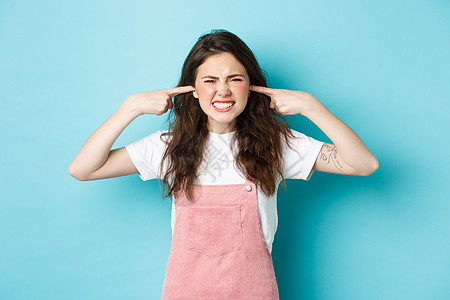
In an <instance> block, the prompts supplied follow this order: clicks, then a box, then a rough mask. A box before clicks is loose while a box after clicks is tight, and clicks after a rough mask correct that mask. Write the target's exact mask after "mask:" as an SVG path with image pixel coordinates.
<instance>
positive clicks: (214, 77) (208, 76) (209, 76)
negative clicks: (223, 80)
mask: <svg viewBox="0 0 450 300" xmlns="http://www.w3.org/2000/svg"><path fill="white" fill-rule="evenodd" d="M236 76H241V77H244V78H245V76H244V75H242V74H231V75H228V76H227V78H231V77H236ZM203 78H212V79H219V77H216V76H212V75H206V76H203V77H202V78H201V79H203Z"/></svg>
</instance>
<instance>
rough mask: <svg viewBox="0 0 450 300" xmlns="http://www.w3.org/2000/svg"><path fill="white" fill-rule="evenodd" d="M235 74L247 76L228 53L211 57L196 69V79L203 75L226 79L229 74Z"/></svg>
mask: <svg viewBox="0 0 450 300" xmlns="http://www.w3.org/2000/svg"><path fill="white" fill-rule="evenodd" d="M235 73H240V74H242V75H244V76H247V71H246V70H245V67H244V66H243V65H242V64H241V63H240V62H239V61H238V60H237V59H236V57H234V55H233V54H231V53H228V52H224V53H220V54H214V55H211V56H210V57H208V58H207V59H206V60H205V62H203V64H201V65H200V66H199V67H198V69H197V77H198V76H205V75H213V76H217V77H220V76H223V77H226V76H227V75H229V74H235Z"/></svg>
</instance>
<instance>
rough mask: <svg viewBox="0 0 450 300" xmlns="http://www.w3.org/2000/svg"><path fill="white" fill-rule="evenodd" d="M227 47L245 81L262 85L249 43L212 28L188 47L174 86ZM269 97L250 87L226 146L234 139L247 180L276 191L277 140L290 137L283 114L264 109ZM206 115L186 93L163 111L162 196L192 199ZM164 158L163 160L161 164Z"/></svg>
mask: <svg viewBox="0 0 450 300" xmlns="http://www.w3.org/2000/svg"><path fill="white" fill-rule="evenodd" d="M223 52H228V53H231V54H233V55H234V56H235V57H236V59H237V60H238V61H239V62H240V63H241V64H242V65H243V66H244V67H245V69H246V71H247V74H248V75H249V79H250V84H251V85H257V86H264V87H266V86H267V82H266V78H265V77H264V75H263V72H262V70H261V68H260V66H259V64H258V62H257V61H256V58H255V56H254V54H253V52H252V51H251V50H250V48H249V47H248V46H247V45H246V44H245V43H244V42H243V41H242V40H241V39H240V38H239V37H237V36H236V35H234V34H233V33H231V32H228V31H226V30H213V31H211V32H210V33H207V34H204V35H202V36H201V37H200V38H199V39H198V41H197V43H196V44H195V45H194V47H193V48H192V49H191V51H190V52H189V54H188V56H187V57H186V60H185V62H184V64H183V68H182V72H181V77H180V81H179V82H178V86H187V85H191V86H194V84H195V79H196V76H197V69H198V67H199V66H200V65H201V64H203V62H204V61H205V60H206V59H207V58H208V57H210V56H211V55H215V54H220V53H223ZM269 104H270V97H269V96H266V95H264V94H260V93H255V92H251V94H250V97H249V98H248V101H247V106H246V107H245V109H244V111H243V112H242V113H241V114H240V115H239V116H238V117H237V119H236V128H235V134H234V135H233V137H232V140H231V145H232V147H233V145H235V143H236V142H237V146H238V151H237V154H236V157H235V160H236V166H237V167H238V169H239V171H240V172H241V173H242V174H245V176H246V177H247V179H249V180H250V181H252V182H254V183H255V184H256V185H257V186H258V187H259V188H260V189H261V191H262V192H263V193H265V194H266V195H272V194H274V193H275V191H276V187H277V185H278V181H277V179H278V178H281V179H282V180H283V184H284V185H285V181H284V177H283V174H282V172H281V171H282V170H281V166H282V141H281V138H283V139H284V140H285V141H286V143H287V145H289V141H288V138H289V137H293V135H292V133H291V132H290V130H289V126H288V124H287V122H286V120H285V119H283V118H282V117H281V116H279V115H277V113H276V112H275V111H274V110H273V109H271V108H270V106H269ZM207 125H208V117H207V115H206V114H205V113H204V112H203V111H202V109H201V108H200V104H199V102H198V100H197V99H195V98H194V96H193V94H192V93H186V94H180V95H177V96H175V97H174V105H173V109H172V111H171V112H170V114H169V130H168V131H167V132H166V133H164V134H163V136H168V137H169V138H168V139H164V138H163V136H162V137H161V138H162V139H163V140H164V141H165V142H166V143H167V147H166V150H165V152H164V155H163V159H162V162H161V168H160V171H161V172H162V171H163V168H164V166H166V167H167V169H166V171H165V174H162V173H161V174H160V175H161V176H160V178H163V182H164V190H165V191H166V192H165V194H164V196H165V197H168V196H171V195H173V194H175V195H176V194H177V193H178V192H181V191H184V192H185V193H186V196H187V198H188V199H190V200H191V199H192V185H193V184H195V183H196V180H197V178H198V176H199V167H200V165H201V163H202V162H203V153H204V149H205V144H206V140H207V137H208V134H209V131H208V127H207ZM165 163H167V165H165Z"/></svg>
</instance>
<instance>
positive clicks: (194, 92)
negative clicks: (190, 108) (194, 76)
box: [192, 90, 198, 99]
mask: <svg viewBox="0 0 450 300" xmlns="http://www.w3.org/2000/svg"><path fill="white" fill-rule="evenodd" d="M192 95H194V98H197V99H198V94H197V90H194V91H193V92H192Z"/></svg>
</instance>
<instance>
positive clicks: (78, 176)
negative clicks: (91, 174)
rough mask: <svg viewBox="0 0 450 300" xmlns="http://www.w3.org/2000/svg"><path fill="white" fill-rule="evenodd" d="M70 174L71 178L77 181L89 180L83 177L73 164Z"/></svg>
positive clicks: (70, 167)
mask: <svg viewBox="0 0 450 300" xmlns="http://www.w3.org/2000/svg"><path fill="white" fill-rule="evenodd" d="M68 171H69V174H70V176H72V177H73V178H75V179H78V180H79V181H86V180H87V178H86V177H85V176H83V174H81V173H80V172H79V171H77V169H76V168H75V167H74V166H73V165H72V164H71V165H70V166H69V170H68Z"/></svg>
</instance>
